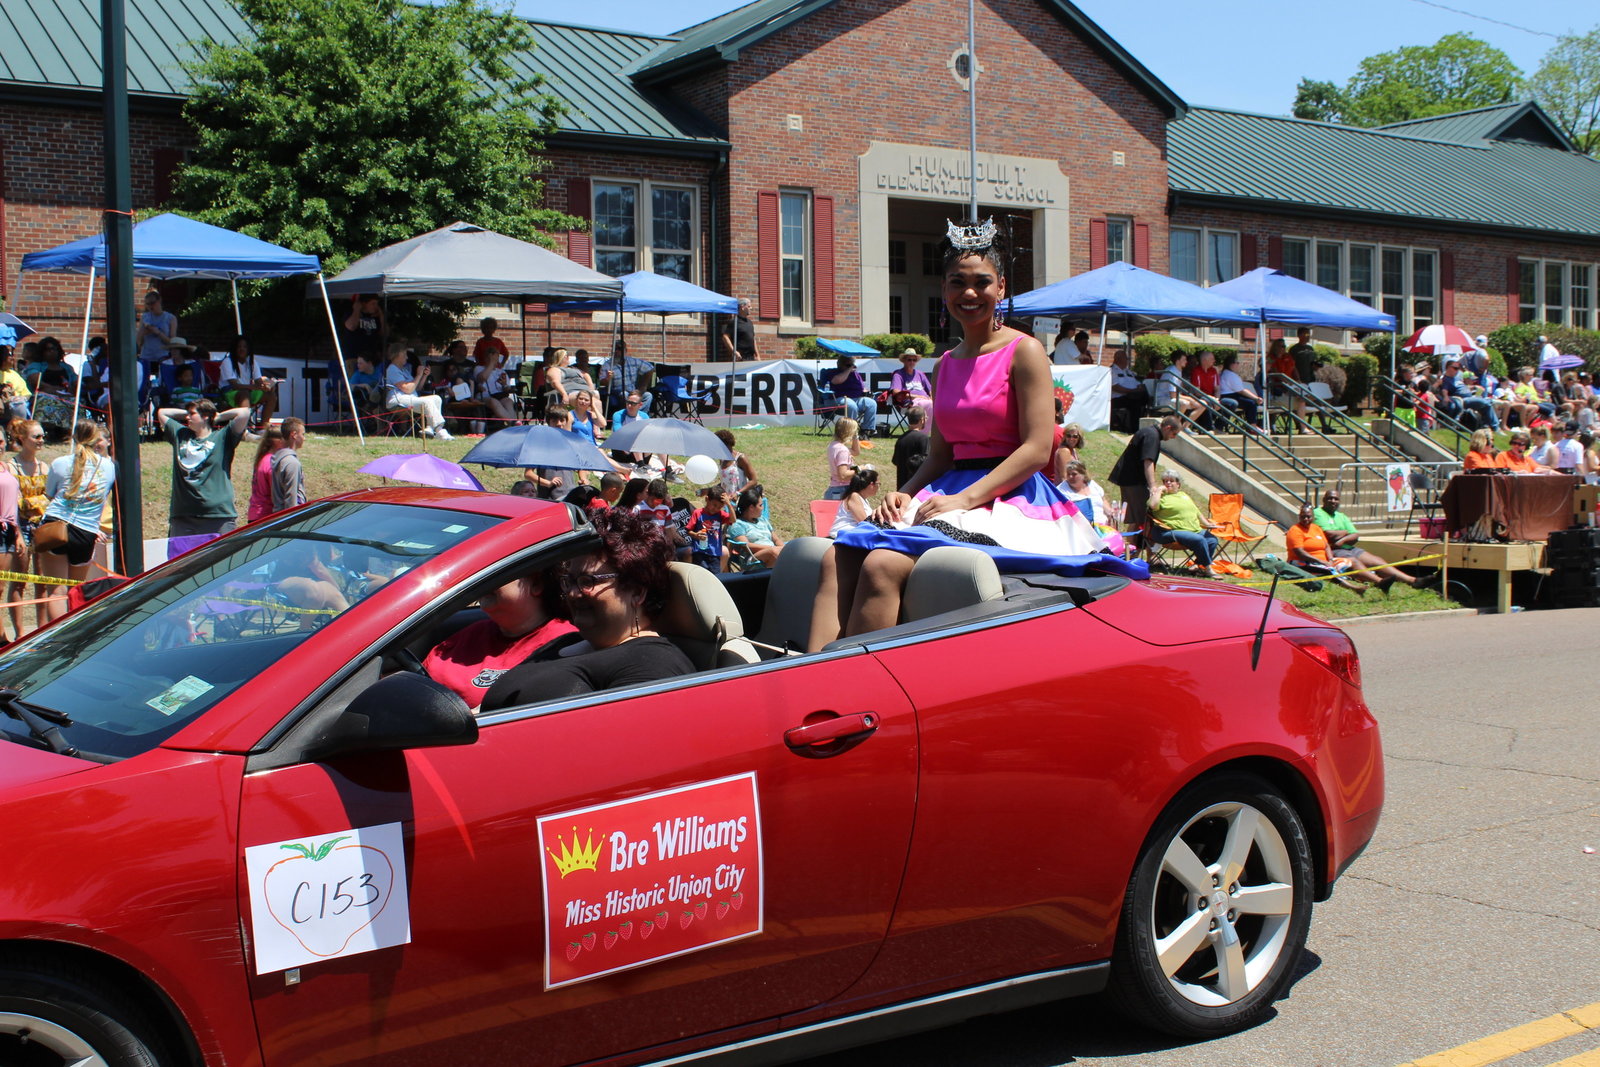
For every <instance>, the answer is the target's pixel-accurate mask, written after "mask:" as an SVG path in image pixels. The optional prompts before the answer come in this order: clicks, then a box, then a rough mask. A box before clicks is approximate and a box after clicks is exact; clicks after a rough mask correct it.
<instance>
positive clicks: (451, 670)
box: [422, 572, 576, 714]
mask: <svg viewBox="0 0 1600 1067" xmlns="http://www.w3.org/2000/svg"><path fill="white" fill-rule="evenodd" d="M478 606H479V607H481V608H482V609H483V612H484V614H485V615H487V616H489V617H488V618H487V619H480V620H478V621H477V622H474V623H470V624H469V625H467V626H465V627H463V628H462V629H460V630H458V631H456V632H455V633H453V634H451V635H450V636H449V637H447V638H445V639H444V640H443V641H441V642H439V643H438V644H437V645H435V646H434V648H433V651H431V652H429V653H428V655H427V658H426V659H424V660H423V661H422V666H423V669H424V670H425V671H427V674H428V677H430V678H432V679H433V680H434V681H436V682H438V683H439V684H441V685H444V686H447V687H448V688H450V689H452V690H454V691H455V692H457V693H459V694H461V698H462V699H463V700H465V701H466V702H467V707H469V708H471V709H472V711H473V713H474V714H476V713H477V711H478V708H479V706H480V705H481V704H482V703H483V697H484V694H485V693H487V692H488V691H489V687H490V686H491V685H493V684H494V683H495V680H496V679H497V678H499V677H500V676H501V675H502V674H504V673H505V672H506V671H508V670H510V669H511V668H512V667H515V666H517V664H519V663H521V662H523V661H524V660H526V659H527V658H528V657H529V656H532V655H533V654H534V653H535V652H537V651H538V650H539V649H540V648H542V647H544V646H545V645H547V644H549V643H550V642H551V641H553V640H555V639H556V638H558V637H563V636H565V635H566V634H570V633H575V632H576V630H575V628H574V627H573V625H572V623H570V622H568V621H567V620H566V619H565V618H563V617H562V616H563V615H564V611H563V609H562V605H561V597H560V595H559V593H558V592H557V590H556V587H555V583H554V582H546V581H545V576H544V574H543V573H541V572H534V573H532V574H526V575H523V576H522V577H520V578H516V579H514V580H512V581H509V582H507V583H506V584H505V585H502V586H499V587H498V588H495V589H489V590H486V591H485V592H484V593H483V595H482V596H480V597H479V598H478Z"/></svg>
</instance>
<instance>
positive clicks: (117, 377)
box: [100, 0, 144, 574]
mask: <svg viewBox="0 0 1600 1067" xmlns="http://www.w3.org/2000/svg"><path fill="white" fill-rule="evenodd" d="M100 34H101V48H100V57H101V58H100V74H101V78H102V90H101V94H102V98H103V101H104V109H105V111H104V117H103V126H104V140H103V144H102V147H101V151H102V153H103V154H104V156H105V205H106V207H105V248H106V345H107V347H108V350H109V351H110V353H111V444H112V448H113V449H114V450H115V452H116V454H117V466H118V471H117V481H116V485H115V486H114V487H113V492H114V493H115V501H116V518H117V558H118V567H119V569H120V571H121V573H123V574H138V573H139V572H140V571H142V570H144V512H143V508H142V507H141V506H140V499H139V497H140V479H139V361H138V359H137V358H136V354H135V352H134V350H133V315H134V303H133V183H132V180H131V178H130V175H129V166H128V33H127V23H126V21H125V19H124V16H123V0H100Z"/></svg>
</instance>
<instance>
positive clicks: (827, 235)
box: [811, 196, 835, 322]
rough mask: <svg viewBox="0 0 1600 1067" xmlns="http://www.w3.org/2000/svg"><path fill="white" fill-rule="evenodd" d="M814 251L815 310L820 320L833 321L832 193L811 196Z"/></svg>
mask: <svg viewBox="0 0 1600 1067" xmlns="http://www.w3.org/2000/svg"><path fill="white" fill-rule="evenodd" d="M811 253H812V260H813V263H812V275H813V279H814V280H813V282H812V285H813V286H814V287H815V290H814V291H815V293H816V298H815V303H816V307H815V308H814V309H813V311H812V314H813V315H815V316H816V320H817V321H818V322H832V321H833V320H834V317H835V307H834V304H835V301H834V292H833V283H834V256H833V197H831V196H814V197H812V198H811Z"/></svg>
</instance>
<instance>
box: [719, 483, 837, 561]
mask: <svg viewBox="0 0 1600 1067" xmlns="http://www.w3.org/2000/svg"><path fill="white" fill-rule="evenodd" d="M845 484H846V486H848V485H849V483H848V482H847V483H845ZM765 497H766V494H765V493H764V492H762V489H761V486H759V485H752V486H750V487H749V488H747V489H746V490H745V491H744V492H742V493H740V494H739V506H738V508H737V509H736V511H735V514H736V515H737V516H738V518H737V519H735V520H734V522H733V524H732V525H730V526H729V527H728V540H730V541H739V542H741V543H743V544H747V545H749V546H750V551H751V553H752V554H753V555H754V556H755V557H756V559H758V560H760V561H761V562H762V563H765V564H766V565H767V566H769V567H770V566H772V565H773V564H774V563H776V562H777V561H778V552H779V550H780V549H782V548H783V538H781V537H779V536H778V535H777V534H775V533H773V532H772V523H771V522H769V521H768V520H767V519H765V518H763V517H762V515H761V511H762V507H761V503H762V501H763V500H764V499H765Z"/></svg>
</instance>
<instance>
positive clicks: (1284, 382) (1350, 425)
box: [1267, 374, 1407, 463]
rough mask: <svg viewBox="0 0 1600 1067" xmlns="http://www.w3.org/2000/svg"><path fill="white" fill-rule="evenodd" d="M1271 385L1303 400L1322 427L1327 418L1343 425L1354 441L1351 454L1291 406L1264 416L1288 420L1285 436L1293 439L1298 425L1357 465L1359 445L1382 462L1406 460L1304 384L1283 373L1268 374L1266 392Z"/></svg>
mask: <svg viewBox="0 0 1600 1067" xmlns="http://www.w3.org/2000/svg"><path fill="white" fill-rule="evenodd" d="M1274 385H1281V386H1283V390H1284V392H1286V393H1288V394H1289V395H1291V396H1293V397H1296V398H1298V399H1301V400H1305V401H1306V402H1307V403H1308V404H1309V405H1310V410H1311V411H1312V412H1314V413H1315V414H1316V416H1317V419H1318V420H1319V421H1321V422H1323V423H1324V424H1326V422H1327V421H1328V420H1329V419H1332V420H1334V421H1335V422H1336V423H1338V424H1340V425H1341V426H1343V427H1344V428H1345V433H1347V434H1348V435H1349V436H1350V437H1351V438H1353V439H1354V441H1355V446H1356V447H1355V449H1354V450H1353V451H1352V450H1351V449H1349V448H1346V447H1345V446H1344V444H1343V443H1342V442H1340V441H1336V440H1334V439H1333V437H1332V436H1330V435H1329V434H1327V433H1326V432H1324V431H1322V430H1317V429H1314V428H1312V426H1311V422H1310V421H1309V420H1308V419H1306V418H1305V417H1304V416H1302V415H1300V414H1299V413H1298V412H1297V411H1295V410H1294V408H1292V407H1289V408H1278V409H1277V410H1276V411H1273V412H1271V413H1270V414H1269V416H1268V417H1269V418H1273V417H1277V418H1287V419H1288V422H1289V427H1290V433H1289V436H1290V437H1291V438H1292V437H1293V436H1294V427H1295V426H1296V425H1299V426H1301V427H1304V432H1305V433H1307V434H1311V435H1315V436H1317V437H1320V438H1321V439H1322V440H1323V441H1324V442H1326V443H1327V444H1329V445H1331V446H1332V447H1334V448H1336V449H1338V450H1339V451H1340V452H1343V453H1344V454H1345V455H1347V456H1349V457H1350V458H1351V459H1352V460H1353V461H1355V462H1357V463H1359V462H1361V446H1362V444H1363V443H1365V444H1366V445H1368V446H1369V447H1370V448H1372V449H1373V450H1374V451H1376V452H1377V453H1378V455H1379V456H1381V457H1382V458H1383V459H1385V460H1404V459H1406V458H1407V457H1406V455H1405V453H1404V452H1402V451H1401V450H1400V449H1398V448H1396V447H1395V446H1394V445H1393V444H1392V443H1390V442H1388V441H1385V440H1384V439H1383V438H1381V437H1379V436H1378V435H1377V434H1375V433H1373V432H1372V431H1371V430H1369V429H1367V428H1366V427H1365V426H1363V425H1361V423H1359V422H1357V421H1356V420H1355V419H1352V418H1351V417H1350V416H1349V415H1348V414H1346V413H1345V412H1344V411H1343V410H1341V409H1340V408H1336V407H1334V406H1333V405H1332V404H1330V403H1328V402H1327V401H1326V400H1324V399H1322V397H1320V396H1318V395H1317V394H1315V393H1313V392H1312V391H1311V390H1310V389H1309V388H1307V386H1306V384H1305V383H1304V382H1301V381H1299V380H1298V379H1295V378H1291V377H1289V376H1288V375H1286V374H1271V375H1268V376H1267V389H1268V391H1269V393H1270V392H1271V390H1272V387H1273V386H1274Z"/></svg>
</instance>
